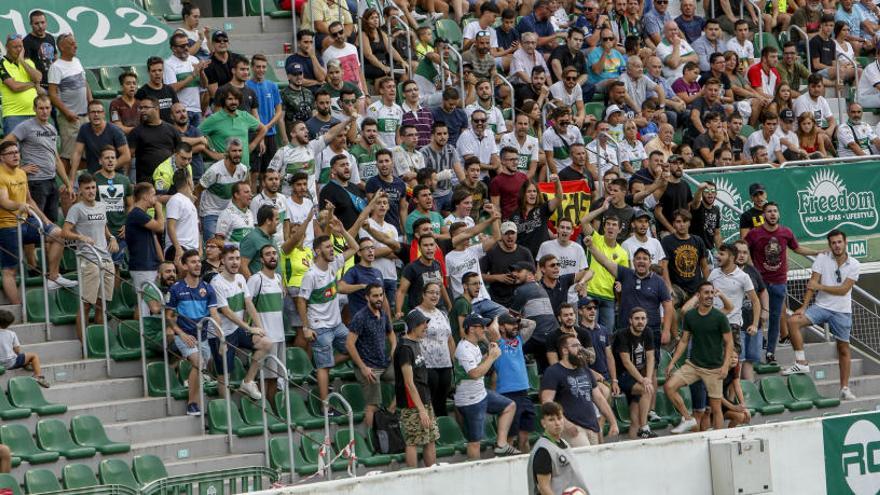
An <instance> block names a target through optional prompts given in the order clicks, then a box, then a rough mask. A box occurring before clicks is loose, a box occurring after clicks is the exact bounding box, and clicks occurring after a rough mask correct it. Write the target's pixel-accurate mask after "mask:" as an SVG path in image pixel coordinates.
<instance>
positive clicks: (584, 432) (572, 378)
mask: <svg viewBox="0 0 880 495" xmlns="http://www.w3.org/2000/svg"><path fill="white" fill-rule="evenodd" d="M556 352H557V354H558V355H559V362H558V363H556V364H554V365H553V366H550V367H549V368H547V369H546V370H545V371H544V376H543V377H542V378H541V402H542V403H545V402H551V401H557V402H559V404H560V405H562V411H563V415H564V416H565V427H564V428H563V430H562V437H563V438H564V439H565V440H566V441H567V442H568V443H569V444H571V445H572V446H576V447H585V446H588V445H598V444H599V434H600V428H599V421H598V418H597V415H596V409H597V408H598V410H599V411H600V412H601V413H602V416H603V417H605V419H606V420H608V421H609V422H610V424H611V429H610V430H609V432H608V434H609V436H616V435H617V434H618V433H619V430H618V428H617V420H616V419H615V418H614V413H613V412H612V411H611V407H610V406H609V405H608V402H607V401H606V400H605V397H604V396H603V395H602V392H601V390H600V389H599V388H598V387H597V382H596V378H595V377H594V376H593V374H592V373H591V372H590V371H589V369H588V367H587V356H586V349H584V348H583V346H581V343H580V342H579V341H578V339H577V337H575V336H574V335H563V336H562V337H560V338H559V342H558V344H557V348H556Z"/></svg>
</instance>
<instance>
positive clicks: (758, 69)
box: [747, 46, 782, 112]
mask: <svg viewBox="0 0 880 495" xmlns="http://www.w3.org/2000/svg"><path fill="white" fill-rule="evenodd" d="M778 62H779V51H778V50H777V49H776V47H775V46H765V47H764V48H763V49H762V50H761V60H760V62H758V63H757V64H755V65H753V66H751V67H749V70H748V72H747V77H748V78H749V84H751V85H752V87H753V88H755V89H756V90H759V91H760V92H761V93H764V94H766V95H775V94H776V87H777V86H778V85H779V83H780V81H781V80H782V78H781V77H780V76H779V71H778V70H776V65H777V63H778ZM780 110H782V109H781V108H777V109H776V111H777V112H778V111H780Z"/></svg>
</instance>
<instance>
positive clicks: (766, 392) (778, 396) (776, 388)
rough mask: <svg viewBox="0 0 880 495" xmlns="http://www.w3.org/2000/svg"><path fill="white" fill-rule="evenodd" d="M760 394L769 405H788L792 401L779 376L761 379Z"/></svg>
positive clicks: (792, 398)
mask: <svg viewBox="0 0 880 495" xmlns="http://www.w3.org/2000/svg"><path fill="white" fill-rule="evenodd" d="M761 394H762V395H763V396H764V399H765V400H766V401H767V402H769V403H770V404H788V403H790V402H793V401H794V397H792V396H791V392H789V391H788V388H787V387H786V386H785V382H784V381H783V380H782V377H781V376H766V377H764V378H761Z"/></svg>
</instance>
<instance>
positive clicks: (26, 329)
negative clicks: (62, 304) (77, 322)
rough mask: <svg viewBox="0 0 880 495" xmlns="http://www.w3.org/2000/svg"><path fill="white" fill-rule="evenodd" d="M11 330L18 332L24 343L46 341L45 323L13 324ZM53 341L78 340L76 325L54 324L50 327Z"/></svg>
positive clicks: (19, 338)
mask: <svg viewBox="0 0 880 495" xmlns="http://www.w3.org/2000/svg"><path fill="white" fill-rule="evenodd" d="M11 330H13V331H15V333H16V334H18V340H20V341H21V343H22V345H28V344H40V343H43V342H46V324H45V323H20V324H17V325H13V326H12V327H11ZM50 333H51V337H52V341H56V340H77V338H76V327H74V326H73V325H58V326H56V325H52V328H51V329H50Z"/></svg>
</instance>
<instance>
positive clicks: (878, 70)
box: [857, 50, 880, 108]
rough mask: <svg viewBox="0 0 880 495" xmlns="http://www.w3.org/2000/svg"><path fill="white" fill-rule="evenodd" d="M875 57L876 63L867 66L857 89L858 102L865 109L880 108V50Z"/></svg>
mask: <svg viewBox="0 0 880 495" xmlns="http://www.w3.org/2000/svg"><path fill="white" fill-rule="evenodd" d="M874 56H875V57H876V61H875V62H874V63H873V64H868V65H867V66H865V70H864V71H863V72H862V77H861V79H859V85H858V89H857V93H858V98H857V100H858V101H859V103H861V104H862V105H864V106H865V108H880V50H877V51H876V53H875V54H874Z"/></svg>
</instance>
